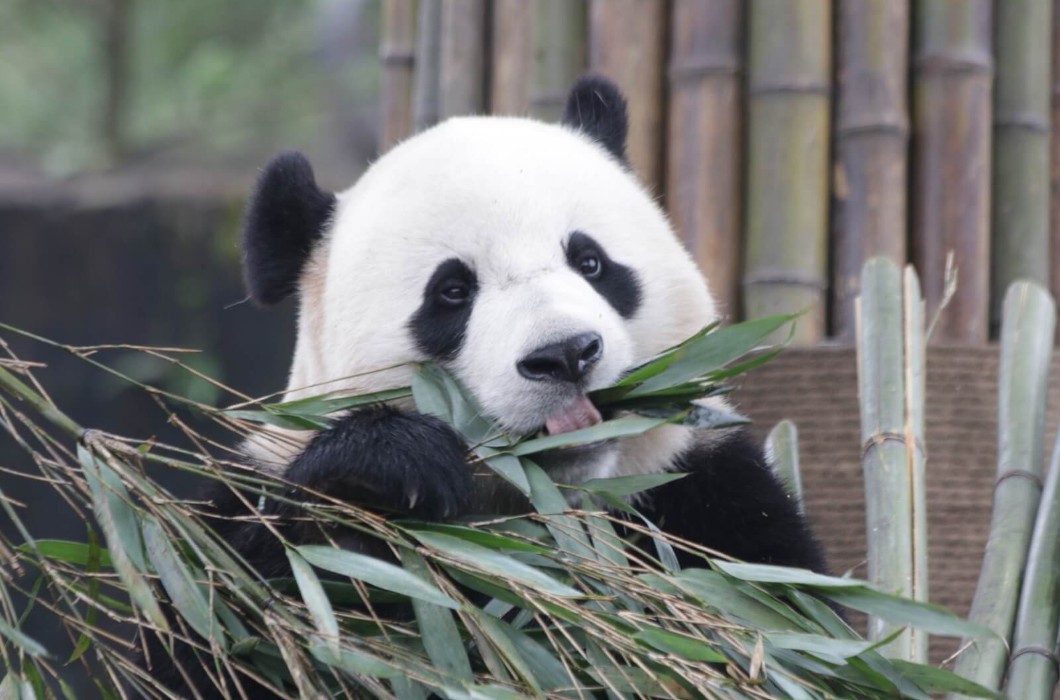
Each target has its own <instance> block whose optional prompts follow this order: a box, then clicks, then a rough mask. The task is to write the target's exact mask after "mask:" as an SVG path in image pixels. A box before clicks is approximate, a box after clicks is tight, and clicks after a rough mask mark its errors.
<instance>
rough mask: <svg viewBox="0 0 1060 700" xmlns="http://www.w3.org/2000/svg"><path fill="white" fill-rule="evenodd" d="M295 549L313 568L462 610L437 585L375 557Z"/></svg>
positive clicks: (325, 549) (313, 547)
mask: <svg viewBox="0 0 1060 700" xmlns="http://www.w3.org/2000/svg"><path fill="white" fill-rule="evenodd" d="M422 535H423V533H419V534H417V537H420V536H422ZM453 539H455V538H453ZM457 541H459V540H457ZM295 549H296V550H297V552H298V553H299V554H300V555H302V557H304V558H305V560H306V561H308V562H309V563H310V564H312V565H313V566H316V567H318V568H321V569H324V570H325V571H330V572H332V573H335V574H342V575H343V576H349V577H350V578H353V579H357V580H358V581H364V582H365V583H370V584H372V585H373V586H377V587H379V588H382V589H384V590H388V591H393V592H395V593H401V594H402V595H407V596H408V597H410V598H413V599H415V600H422V601H425V602H428V603H433V604H434V605H440V606H442V607H443V608H458V607H460V605H459V603H457V602H456V601H455V600H453V599H452V598H450V597H449V596H447V595H445V594H444V593H442V592H441V591H440V590H438V588H437V587H435V585H434V584H433V583H430V582H428V581H425V580H424V579H422V578H420V577H418V576H415V575H413V574H411V573H409V572H408V571H406V570H405V569H403V568H401V567H400V566H395V565H393V564H389V563H387V562H385V561H382V560H380V559H376V558H375V557H369V556H365V555H364V554H357V553H356V552H351V551H348V550H345V549H336V548H335V547H327V546H323V545H302V546H300V547H295ZM487 551H488V550H487Z"/></svg>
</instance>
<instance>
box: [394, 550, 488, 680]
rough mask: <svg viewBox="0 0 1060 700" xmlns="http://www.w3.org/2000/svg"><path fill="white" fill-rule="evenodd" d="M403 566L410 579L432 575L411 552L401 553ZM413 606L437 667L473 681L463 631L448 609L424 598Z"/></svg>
mask: <svg viewBox="0 0 1060 700" xmlns="http://www.w3.org/2000/svg"><path fill="white" fill-rule="evenodd" d="M442 536H444V535H442ZM401 563H402V565H403V566H404V567H405V569H407V570H408V571H409V575H415V576H416V578H417V579H418V580H423V579H424V578H426V577H427V576H428V575H429V574H430V572H429V570H428V568H427V564H426V563H425V562H424V561H423V557H421V556H420V555H419V554H416V553H415V552H413V551H412V550H410V549H404V550H401ZM421 577H422V578H421ZM412 606H413V609H414V610H415V611H416V621H417V623H418V627H419V632H420V636H421V637H422V639H423V647H424V649H426V650H427V655H428V656H430V657H431V661H432V662H433V663H434V665H435V666H437V667H438V668H439V669H440V670H442V671H443V672H445V673H447V674H449V675H451V676H453V677H455V678H459V679H460V680H462V681H470V680H471V679H472V677H473V674H472V672H471V662H470V661H469V660H468V658H467V652H466V651H465V649H464V643H463V640H462V639H461V638H460V629H459V628H458V627H457V625H456V622H455V621H454V620H453V613H452V612H450V611H449V610H447V609H446V607H443V606H440V605H436V604H434V603H431V602H428V601H425V600H424V599H422V598H413V599H412Z"/></svg>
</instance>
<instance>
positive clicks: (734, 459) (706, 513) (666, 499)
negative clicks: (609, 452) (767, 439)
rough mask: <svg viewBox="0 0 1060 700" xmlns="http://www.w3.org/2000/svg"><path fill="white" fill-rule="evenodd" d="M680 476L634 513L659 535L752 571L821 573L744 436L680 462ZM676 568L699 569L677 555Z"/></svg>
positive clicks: (807, 537) (796, 517)
mask: <svg viewBox="0 0 1060 700" xmlns="http://www.w3.org/2000/svg"><path fill="white" fill-rule="evenodd" d="M676 471H678V472H687V473H688V476H686V477H684V478H683V479H678V480H676V481H673V482H670V483H669V484H665V485H663V486H660V487H658V488H655V489H653V490H652V491H649V492H648V493H647V494H645V497H644V501H643V503H642V507H641V508H640V510H641V512H642V513H644V515H645V516H646V517H648V518H649V519H650V520H652V522H654V523H655V524H656V525H658V526H659V528H661V529H662V530H663V531H664V532H668V533H670V534H672V535H676V536H678V537H681V538H683V539H686V540H689V541H691V542H695V543H697V544H701V545H703V546H704V547H709V548H710V549H713V550H715V551H718V552H722V553H724V554H728V555H729V556H732V557H735V558H737V559H741V560H743V561H746V562H750V563H757V564H777V565H780V566H795V567H801V568H804V569H811V570H813V571H817V572H820V573H825V559H824V551H823V550H822V548H821V545H820V544H819V543H818V542H817V540H816V538H815V537H814V535H813V533H812V532H811V530H810V526H809V523H808V522H807V521H806V519H805V518H804V517H803V516H802V514H801V513H800V512H799V509H798V505H797V503H796V502H795V500H794V499H793V498H792V497H791V496H790V495H788V492H787V491H786V490H785V489H784V487H783V485H782V484H781V483H780V481H779V480H778V479H777V477H776V476H775V475H774V473H773V471H772V469H771V468H770V466H769V463H768V462H767V461H766V458H765V455H764V454H763V453H762V449H761V447H759V446H758V444H756V443H755V442H754V440H753V439H752V438H751V435H750V433H749V432H748V431H746V430H736V431H734V432H733V433H732V434H731V435H729V436H726V438H725V439H724V440H722V441H721V442H720V444H718V445H713V446H709V447H698V448H695V449H693V450H691V451H690V452H688V453H686V454H685V455H683V456H682V457H681V458H680V461H679V463H678V465H677V469H676ZM678 560H679V561H680V563H681V566H683V567H686V566H687V567H693V566H703V562H702V560H701V559H699V558H698V557H696V556H694V555H691V554H688V553H685V552H681V551H678Z"/></svg>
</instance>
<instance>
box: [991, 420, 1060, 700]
mask: <svg viewBox="0 0 1060 700" xmlns="http://www.w3.org/2000/svg"><path fill="white" fill-rule="evenodd" d="M1058 627H1060V436H1057V441H1056V444H1055V445H1054V447H1053V458H1052V461H1051V462H1050V463H1049V476H1048V478H1047V479H1046V481H1045V489H1044V491H1043V493H1042V501H1041V505H1040V507H1039V510H1038V518H1037V520H1036V521H1035V524H1034V535H1033V536H1032V537H1031V547H1030V553H1029V555H1028V557H1027V570H1026V573H1025V574H1024V578H1023V590H1022V591H1021V592H1020V606H1019V612H1018V613H1017V614H1016V631H1015V633H1014V634H1013V636H1012V649H1013V652H1012V657H1011V660H1010V661H1009V665H1008V673H1007V677H1008V682H1007V684H1006V687H1005V690H1006V691H1007V693H1008V697H1010V698H1021V699H1022V700H1049V698H1052V697H1053V689H1054V688H1055V687H1056V681H1057V668H1056V661H1055V657H1053V658H1050V657H1049V653H1050V652H1051V651H1053V650H1054V649H1055V648H1056V641H1057V630H1058Z"/></svg>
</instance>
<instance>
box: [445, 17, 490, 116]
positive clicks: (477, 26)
mask: <svg viewBox="0 0 1060 700" xmlns="http://www.w3.org/2000/svg"><path fill="white" fill-rule="evenodd" d="M435 1H436V2H440V3H441V5H442V20H441V26H442V37H441V60H440V63H439V90H440V92H439V105H440V114H439V116H440V117H441V118H442V119H444V118H446V117H453V116H458V115H463V114H478V113H482V112H483V111H484V110H485V108H486V85H487V82H486V55H487V52H486V47H487V46H489V42H488V32H487V31H486V29H487V27H488V22H487V19H488V17H487V14H488V13H487V9H488V7H487V5H486V0H435Z"/></svg>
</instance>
